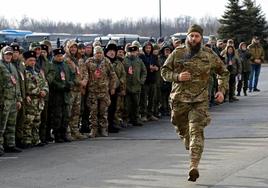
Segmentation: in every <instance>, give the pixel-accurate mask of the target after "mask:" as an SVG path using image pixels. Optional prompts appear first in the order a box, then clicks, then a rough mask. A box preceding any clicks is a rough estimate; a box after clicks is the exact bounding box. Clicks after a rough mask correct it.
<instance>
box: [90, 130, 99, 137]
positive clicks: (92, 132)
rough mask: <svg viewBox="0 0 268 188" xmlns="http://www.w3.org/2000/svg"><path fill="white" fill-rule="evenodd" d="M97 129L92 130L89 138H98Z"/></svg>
mask: <svg viewBox="0 0 268 188" xmlns="http://www.w3.org/2000/svg"><path fill="white" fill-rule="evenodd" d="M97 131H98V130H97V129H91V130H90V133H89V135H88V137H89V138H95V137H96V136H97Z"/></svg>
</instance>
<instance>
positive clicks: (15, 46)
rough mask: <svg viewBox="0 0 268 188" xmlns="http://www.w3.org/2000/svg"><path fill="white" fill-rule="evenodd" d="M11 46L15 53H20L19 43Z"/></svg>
mask: <svg viewBox="0 0 268 188" xmlns="http://www.w3.org/2000/svg"><path fill="white" fill-rule="evenodd" d="M10 46H11V47H12V48H13V51H17V52H20V45H19V44H18V43H15V42H13V43H11V45H10Z"/></svg>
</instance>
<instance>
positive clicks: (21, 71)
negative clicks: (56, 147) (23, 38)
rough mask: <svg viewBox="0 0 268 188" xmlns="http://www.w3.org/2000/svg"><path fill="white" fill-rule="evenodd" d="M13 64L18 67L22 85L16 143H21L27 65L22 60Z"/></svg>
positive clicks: (20, 84)
mask: <svg viewBox="0 0 268 188" xmlns="http://www.w3.org/2000/svg"><path fill="white" fill-rule="evenodd" d="M12 64H13V65H14V67H16V70H17V74H18V77H19V82H18V84H19V86H20V92H21V97H22V103H21V109H20V110H19V111H18V114H17V121H16V143H17V144H20V142H21V139H22V137H23V126H24V120H25V103H24V102H25V66H24V65H23V62H22V61H20V60H18V61H13V62H12Z"/></svg>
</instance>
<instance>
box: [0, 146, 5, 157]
mask: <svg viewBox="0 0 268 188" xmlns="http://www.w3.org/2000/svg"><path fill="white" fill-rule="evenodd" d="M4 154H5V152H4V150H3V149H2V148H0V157H1V156H3V155H4Z"/></svg>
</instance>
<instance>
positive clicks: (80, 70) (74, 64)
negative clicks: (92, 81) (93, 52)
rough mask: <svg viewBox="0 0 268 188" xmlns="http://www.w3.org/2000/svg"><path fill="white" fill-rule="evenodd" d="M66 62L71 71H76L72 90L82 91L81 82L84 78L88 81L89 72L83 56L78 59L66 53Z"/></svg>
mask: <svg viewBox="0 0 268 188" xmlns="http://www.w3.org/2000/svg"><path fill="white" fill-rule="evenodd" d="M65 62H66V63H67V64H68V66H69V68H70V69H71V71H72V72H73V73H74V75H75V76H74V77H73V82H74V85H73V86H72V88H71V90H72V91H76V92H79V91H82V87H81V84H80V82H81V81H82V80H86V81H88V72H87V68H86V65H85V62H84V60H83V59H82V58H80V59H78V58H76V57H74V56H72V55H70V54H69V53H67V54H65Z"/></svg>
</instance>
